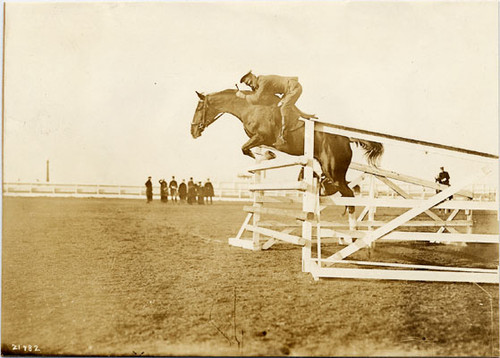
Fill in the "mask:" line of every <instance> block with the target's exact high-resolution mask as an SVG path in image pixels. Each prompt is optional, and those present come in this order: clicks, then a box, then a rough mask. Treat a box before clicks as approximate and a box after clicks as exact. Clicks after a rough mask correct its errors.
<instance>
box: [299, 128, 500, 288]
mask: <svg viewBox="0 0 500 358" xmlns="http://www.w3.org/2000/svg"><path fill="white" fill-rule="evenodd" d="M308 123H309V124H308ZM308 130H310V131H311V132H312V133H314V132H315V131H320V132H326V133H331V134H336V135H343V136H347V137H350V138H358V139H365V140H371V141H375V142H381V143H383V144H397V145H404V146H409V147H411V148H413V149H419V150H425V152H427V153H430V152H434V153H439V154H443V153H446V154H449V153H451V154H452V155H453V156H458V157H461V158H464V157H469V158H470V157H472V158H474V160H478V161H480V162H481V163H483V164H484V165H483V168H482V170H481V171H480V172H479V173H476V174H475V175H472V176H471V177H469V178H464V179H463V180H461V181H459V182H457V183H456V184H454V185H452V186H449V187H448V186H441V185H438V184H435V183H432V182H429V181H426V180H423V179H419V178H414V177H411V176H407V175H403V174H400V173H395V172H390V171H386V170H382V169H379V168H373V167H369V166H365V165H361V164H355V163H353V165H351V167H350V168H351V169H354V170H357V171H360V172H362V173H363V175H365V176H366V175H368V176H371V177H372V183H373V181H374V180H375V179H377V180H379V181H381V182H382V183H384V184H386V185H387V186H388V187H389V188H390V189H391V190H393V191H394V192H396V193H397V195H398V196H400V197H401V198H402V199H387V198H384V199H379V198H374V195H373V193H372V192H371V194H372V195H370V197H368V198H341V197H338V196H332V197H329V198H325V199H322V200H321V204H322V205H318V204H317V202H319V200H318V198H317V196H316V197H313V196H314V195H315V193H312V192H309V191H306V192H305V195H304V207H306V206H308V210H310V211H311V208H312V207H314V213H315V218H316V222H312V221H311V222H310V226H309V227H307V226H306V222H307V221H306V222H305V223H304V226H303V238H304V239H305V240H306V241H305V245H304V248H303V254H302V260H303V261H302V268H303V271H305V272H310V273H311V274H312V275H313V277H314V278H315V279H319V278H322V277H325V278H356V279H389V280H414V281H446V282H482V283H496V284H498V282H499V273H498V267H497V268H496V269H484V268H461V267H447V266H446V267H445V266H435V265H432V266H431V265H416V264H407V263H406V264H403V263H397V262H393V263H389V262H373V261H370V262H367V261H356V260H350V259H348V258H349V257H350V256H351V255H353V254H354V253H356V252H358V251H360V250H368V249H369V248H370V246H371V245H373V244H374V243H375V242H376V241H377V242H381V241H396V240H397V241H414V240H417V241H431V242H433V241H438V242H444V241H447V242H461V243H466V242H474V243H489V244H491V243H495V244H498V242H499V241H498V234H495V235H488V234H476V233H475V234H472V233H471V231H472V230H471V229H472V210H491V211H496V212H497V217H498V202H475V201H471V200H470V199H471V198H472V193H470V192H469V191H467V190H464V188H465V187H466V186H468V185H471V184H473V183H475V182H476V181H477V180H479V179H481V178H483V177H484V176H486V175H488V174H489V173H490V172H491V171H492V170H493V167H494V166H495V165H496V164H497V160H498V156H497V155H495V154H490V153H483V152H478V151H474V150H468V149H463V148H457V147H452V146H447V145H442V144H438V143H431V142H426V141H420V140H414V139H409V138H403V137H397V136H393V135H388V134H384V133H377V132H371V131H366V130H360V129H356V128H350V127H345V126H339V125H334V124H330V123H325V122H321V121H319V120H307V121H306V131H308ZM308 137H311V138H313V137H314V136H313V135H310V136H308ZM313 145H314V143H312V141H309V142H307V140H306V148H309V151H308V150H307V149H306V153H307V152H309V153H310V148H313ZM309 158H310V157H309ZM308 166H309V164H308ZM311 170H312V166H311ZM306 172H307V170H306ZM393 180H397V181H401V182H405V183H411V184H415V185H421V186H424V187H427V188H432V189H434V190H438V191H440V192H439V193H437V194H435V195H432V196H431V197H429V198H426V199H421V200H417V199H413V198H411V196H410V195H409V194H408V193H407V192H406V191H405V190H403V189H402V188H401V186H400V185H398V184H397V183H395V182H394V181H393ZM304 181H305V182H306V183H308V184H309V186H308V188H310V187H313V184H314V181H313V179H312V178H311V176H306V177H305V178H304ZM307 194H309V197H308V196H307ZM451 196H453V199H451V200H447V199H448V198H450V197H451ZM457 198H461V199H462V200H458V199H457ZM306 202H307V203H306ZM330 204H333V205H340V206H363V207H364V209H363V211H362V213H361V215H360V216H359V217H358V218H357V219H356V218H355V217H354V216H351V217H350V220H349V224H346V223H342V222H340V221H339V222H330V223H327V222H324V221H321V219H320V215H321V210H323V209H324V208H325V207H326V205H330ZM315 205H316V206H315ZM377 207H390V208H403V209H408V208H409V210H407V211H405V212H404V213H402V214H400V215H399V216H397V217H396V218H394V219H392V220H388V221H380V220H379V221H376V220H375V219H374V213H375V211H376V208H377ZM432 209H452V210H453V212H452V213H451V214H450V215H449V216H448V217H447V218H446V219H445V220H443V219H442V218H441V217H440V216H439V215H437V214H436V213H435V212H433V211H432ZM460 210H464V211H465V215H466V220H458V221H457V220H454V219H455V217H456V216H457V214H458V212H459V211H460ZM422 213H425V214H426V215H427V216H429V217H430V218H431V219H432V220H431V221H427V223H429V225H428V226H429V227H439V230H438V231H437V232H431V233H427V232H426V233H424V232H418V233H413V232H404V231H396V230H397V229H398V228H401V227H404V226H408V225H411V224H412V223H413V225H414V226H415V227H418V226H419V224H418V223H419V222H418V221H411V220H412V219H414V218H416V217H417V216H418V215H420V214H422ZM367 214H368V222H366V223H364V224H363V221H362V220H363V219H364V218H365V217H366V216H367ZM420 224H421V223H420ZM464 224H465V226H466V229H467V232H465V233H462V232H459V231H458V230H457V228H458V227H461V226H464ZM313 225H314V227H315V229H316V235H315V239H314V240H312V228H313ZM325 225H326V226H328V225H330V226H331V227H334V229H324V228H322V226H323V227H325ZM341 226H344V227H346V226H348V229H347V230H342V229H341ZM421 226H424V225H421ZM359 227H363V228H365V229H366V228H368V230H359ZM445 231H448V232H445ZM324 236H326V238H324ZM331 238H334V239H340V240H341V242H344V243H345V242H347V243H348V245H347V246H345V247H343V248H342V249H340V250H338V251H337V252H335V253H334V254H331V255H330V256H328V257H326V258H323V257H322V244H325V243H327V242H331ZM323 239H324V241H323ZM353 240H355V241H353ZM313 242H314V243H316V251H317V254H316V257H312V250H311V247H312V243H313ZM345 266H348V267H345ZM352 266H354V267H352ZM359 266H370V267H372V268H358V267H359Z"/></svg>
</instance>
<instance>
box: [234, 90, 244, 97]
mask: <svg viewBox="0 0 500 358" xmlns="http://www.w3.org/2000/svg"><path fill="white" fill-rule="evenodd" d="M236 97H238V98H245V94H244V93H243V92H241V91H238V92H236Z"/></svg>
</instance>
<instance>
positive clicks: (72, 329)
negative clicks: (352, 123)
mask: <svg viewBox="0 0 500 358" xmlns="http://www.w3.org/2000/svg"><path fill="white" fill-rule="evenodd" d="M3 200H4V201H3V213H4V214H3V245H2V254H3V256H2V352H3V354H16V355H21V354H25V353H29V352H24V350H25V349H26V350H28V348H29V346H31V348H32V352H31V353H36V354H42V355H51V354H58V355H63V354H64V355H108V354H109V355H328V356H342V355H363V356H367V355H370V356H373V355H378V356H380V355H397V356H403V355H404V356H433V355H441V356H443V355H446V356H492V355H495V356H496V355H498V354H499V339H498V336H499V325H498V321H499V316H498V286H497V285H477V284H466V283H456V284H455V283H451V284H450V283H424V282H404V281H367V280H340V279H339V280H321V281H318V282H315V281H314V280H313V279H312V277H311V275H310V274H306V273H302V272H301V263H300V258H301V250H300V248H299V247H295V246H291V245H285V244H279V245H275V246H273V248H272V249H271V250H269V251H261V252H250V251H247V250H243V249H238V248H234V247H229V246H228V245H227V238H228V237H231V236H234V235H235V234H236V232H237V231H238V229H239V227H240V225H241V223H242V222H243V219H244V217H245V213H244V212H243V211H242V206H243V204H241V203H220V202H217V203H215V204H214V205H213V206H209V205H205V206H201V205H193V206H189V205H173V204H171V203H169V204H162V203H160V202H158V201H155V202H153V203H151V204H149V205H147V204H146V203H145V200H144V201H142V200H126V199H74V198H12V197H4V199H3ZM334 214H335V213H334ZM332 215H333V214H332ZM475 218H476V220H478V225H481V226H485V227H487V228H488V230H490V231H491V230H497V229H498V223H497V222H496V220H495V219H494V217H493V220H492V219H491V217H483V216H480V215H479V216H478V215H476V216H475ZM413 253H414V254H415V255H416V260H417V261H418V263H423V262H422V261H425V263H427V262H432V263H438V262H437V261H440V260H441V261H442V262H441V263H442V264H453V263H455V264H457V263H458V264H459V265H460V266H464V265H469V264H470V265H473V264H483V265H484V267H496V266H497V265H498V247H497V246H496V245H482V246H480V245H469V246H467V247H457V246H446V245H432V244H427V245H410V244H406V246H405V245H403V244H400V246H398V245H396V244H391V245H386V246H384V244H379V245H377V247H376V249H375V252H374V254H373V255H375V256H377V257H378V258H382V259H383V258H384V257H391V258H392V259H394V258H396V257H399V256H400V255H401V257H402V260H403V261H402V262H406V261H410V259H411V257H410V256H411V254H413ZM23 346H26V347H27V348H24V347H23ZM35 346H36V348H37V349H38V351H36V352H34V351H33V350H35Z"/></svg>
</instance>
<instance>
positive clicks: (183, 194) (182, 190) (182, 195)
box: [179, 179, 187, 203]
mask: <svg viewBox="0 0 500 358" xmlns="http://www.w3.org/2000/svg"><path fill="white" fill-rule="evenodd" d="M186 195H187V185H186V179H182V183H181V184H180V185H179V199H180V202H181V203H182V202H183V201H185V200H186Z"/></svg>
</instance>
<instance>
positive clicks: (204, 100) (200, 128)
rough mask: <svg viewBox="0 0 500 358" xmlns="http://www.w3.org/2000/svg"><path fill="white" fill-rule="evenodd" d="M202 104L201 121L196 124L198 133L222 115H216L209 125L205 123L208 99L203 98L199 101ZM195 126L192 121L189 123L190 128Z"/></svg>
mask: <svg viewBox="0 0 500 358" xmlns="http://www.w3.org/2000/svg"><path fill="white" fill-rule="evenodd" d="M201 101H202V102H203V109H202V111H203V112H202V114H201V121H200V123H198V129H199V130H200V131H203V130H204V129H205V128H206V127H207V126H208V125H209V124H210V123H212V122H215V121H216V120H217V119H218V118H219V117H220V116H222V115H223V114H224V112H221V113H219V114H217V115H216V116H215V117H214V119H213V120H211V121H210V123H206V115H207V108H208V98H206V97H205V99H203V100H201ZM193 125H196V123H195V122H194V121H193V122H191V126H193Z"/></svg>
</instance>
